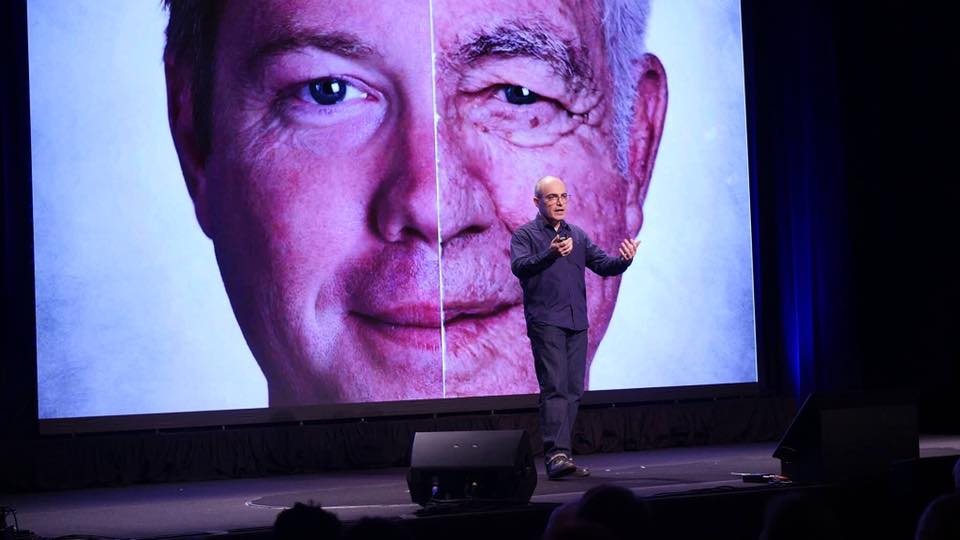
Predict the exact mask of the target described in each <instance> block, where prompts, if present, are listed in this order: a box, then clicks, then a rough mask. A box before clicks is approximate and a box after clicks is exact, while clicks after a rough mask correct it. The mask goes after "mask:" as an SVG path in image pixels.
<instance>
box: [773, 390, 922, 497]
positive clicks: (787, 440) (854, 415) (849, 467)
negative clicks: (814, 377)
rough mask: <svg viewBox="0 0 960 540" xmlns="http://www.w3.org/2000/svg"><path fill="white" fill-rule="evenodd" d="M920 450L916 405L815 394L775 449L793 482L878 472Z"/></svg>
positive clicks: (897, 400) (913, 456)
mask: <svg viewBox="0 0 960 540" xmlns="http://www.w3.org/2000/svg"><path fill="white" fill-rule="evenodd" d="M918 455H919V439H918V435H917V408H916V405H915V404H914V403H913V402H912V401H910V400H906V399H903V398H901V397H898V396H883V395H867V394H858V395H842V396H841V395H824V394H811V395H810V396H809V397H808V398H807V400H806V401H805V402H804V403H803V405H802V406H801V407H800V410H799V411H797V415H796V417H794V419H793V422H792V423H791V424H790V427H788V428H787V431H786V433H785V434H784V435H783V438H782V439H781V440H780V444H779V445H778V446H777V449H776V450H775V451H774V452H773V457H775V458H778V459H779V460H780V467H781V472H782V474H783V475H784V476H787V477H789V478H790V479H791V480H793V481H795V482H821V481H828V480H842V479H849V478H861V477H869V476H878V475H881V474H884V473H885V472H886V471H887V469H888V468H889V467H890V465H891V464H892V463H894V462H896V461H899V460H904V459H916V458H917V456H918Z"/></svg>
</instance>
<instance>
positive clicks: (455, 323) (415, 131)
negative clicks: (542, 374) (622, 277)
mask: <svg viewBox="0 0 960 540" xmlns="http://www.w3.org/2000/svg"><path fill="white" fill-rule="evenodd" d="M222 17H223V18H222V20H221V25H220V34H219V35H218V39H217V45H216V55H215V58H216V61H215V69H214V85H213V88H214V91H213V100H212V109H213V111H212V112H213V114H212V119H213V120H212V125H211V132H212V136H211V144H210V152H209V153H203V152H202V151H201V150H200V149H199V145H198V144H197V143H196V133H195V131H194V126H193V123H192V107H193V102H192V98H191V95H190V92H189V91H188V88H189V86H188V85H189V73H190V72H189V70H188V69H187V68H185V67H184V66H179V65H177V64H176V62H174V61H173V59H171V58H167V59H166V62H167V84H168V95H169V102H170V107H169V109H170V122H171V129H172V131H173V134H174V141H175V143H176V146H177V151H178V154H179V156H180V162H181V166H182V168H183V171H184V176H185V178H186V180H187V185H188V188H189V190H190V193H191V196H192V197H193V200H194V205H195V209H196V214H197V218H198V220H199V222H200V225H201V227H202V229H203V230H204V232H205V233H206V234H207V235H208V236H209V237H210V238H211V239H212V240H213V243H214V247H215V251H216V256H217V261H218V264H219V266H220V269H221V274H222V276H223V280H224V284H225V286H226V289H227V293H228V295H229V297H230V300H231V303H232V306H233V309H234V313H235V314H236V316H237V320H238V322H239V324H240V327H241V329H242V330H243V333H244V336H245V338H246V340H247V342H248V344H249V346H250V348H251V350H252V351H253V353H254V356H255V357H256V358H257V361H258V362H259V364H260V367H261V369H262V370H263V372H264V375H265V376H266V379H267V381H268V385H269V392H270V404H271V405H297V404H311V403H322V402H358V401H389V400H398V399H422V398H438V397H452V396H472V395H499V394H517V393H532V392H536V391H537V383H536V377H535V375H534V371H533V361H532V355H531V352H530V346H529V341H528V340H527V337H526V333H525V323H524V320H523V308H522V305H521V292H520V287H519V284H518V283H517V280H516V278H514V277H513V276H512V274H511V273H510V268H509V259H510V258H509V243H510V235H511V233H512V231H513V230H514V229H515V228H517V227H518V226H520V225H521V224H523V223H524V222H526V221H528V220H530V219H532V218H533V217H534V216H535V215H536V208H534V207H532V206H531V204H530V199H531V196H532V191H533V183H534V182H535V181H536V179H537V178H540V177H541V176H543V175H544V174H553V175H556V176H559V177H561V178H563V179H564V180H565V181H566V182H567V186H568V189H569V192H570V197H571V201H570V203H569V207H570V217H569V219H570V220H571V221H572V222H573V223H576V224H577V225H579V226H581V227H582V228H583V229H584V230H586V231H587V232H588V234H590V235H591V237H592V239H593V241H594V242H595V243H596V244H597V245H598V246H600V247H602V248H603V249H606V250H608V251H609V250H614V252H615V250H616V246H617V243H618V241H619V240H620V239H622V238H624V237H633V236H635V235H636V234H637V232H638V231H639V228H640V225H641V223H642V212H641V205H642V200H643V196H644V194H645V192H646V187H647V184H648V181H649V176H650V169H651V167H652V163H653V156H654V155H655V152H656V146H657V144H658V141H659V134H660V129H661V126H662V120H663V112H664V108H665V104H666V81H665V76H664V75H663V70H662V67H660V64H659V62H658V61H657V60H656V58H655V57H652V56H649V55H648V57H647V61H646V62H644V63H643V65H638V66H637V77H638V80H643V81H647V84H646V85H641V88H642V89H644V88H646V89H647V92H641V95H640V97H638V102H637V103H638V104H639V106H640V108H639V110H640V111H641V114H639V115H638V119H637V120H635V122H634V126H633V129H634V131H635V138H634V140H635V141H636V142H635V143H634V144H632V145H631V148H630V156H631V163H630V170H629V171H628V173H627V174H626V175H623V174H621V173H620V172H618V171H617V168H616V165H615V163H616V159H615V156H614V143H613V135H612V133H611V127H610V119H611V113H612V111H611V103H610V92H609V91H608V90H609V88H610V84H611V80H610V75H609V71H608V69H607V67H606V62H605V57H604V50H603V46H602V35H601V33H600V32H601V31H600V27H599V24H598V23H597V20H598V19H597V17H598V15H597V12H596V9H595V8H594V7H593V6H592V4H588V5H585V6H577V5H567V4H563V5H559V4H557V3H556V2H555V1H553V0H542V1H526V2H522V1H510V2H500V1H491V0H483V1H473V0H470V1H463V0H438V1H436V2H434V4H433V17H434V18H433V27H434V28H433V38H434V40H435V42H433V43H432V42H431V28H430V24H429V22H430V5H429V4H428V3H427V2H426V1H423V0H402V1H396V2H391V3H371V2H364V1H355V2H340V3H336V4H326V3H319V2H315V1H312V0H264V1H260V2H257V3H256V9H252V8H251V6H248V5H245V3H244V2H231V3H227V7H226V8H225V11H224V13H223V15H222ZM518 25H519V26H523V25H527V26H531V25H532V26H536V27H537V28H544V29H547V30H549V34H550V35H552V36H553V37H554V38H556V39H558V40H560V41H562V42H565V43H568V44H570V45H571V46H572V47H573V49H575V50H577V51H580V52H579V54H580V56H581V58H580V61H581V64H582V66H581V67H583V68H584V70H585V72H587V73H589V75H590V77H589V78H584V79H583V80H580V81H571V80H570V78H569V77H567V78H565V77H563V76H560V75H558V73H557V69H556V66H551V65H549V63H548V62H544V61H543V60H538V59H536V58H533V57H530V56H529V55H517V54H514V55H503V54H500V55H498V54H490V52H489V51H485V52H484V51H483V50H482V47H474V50H479V51H480V52H479V53H477V54H472V55H464V54H463V51H464V46H466V45H469V44H471V43H473V44H476V42H477V37H478V36H482V35H484V34H485V33H486V34H489V33H491V32H493V31H494V30H495V29H497V28H511V27H517V26H518ZM434 48H435V50H436V59H437V61H436V65H434V64H433V62H432V61H431V54H432V52H433V49H434ZM317 81H321V82H319V83H318V82H317ZM311 83H316V84H311ZM324 85H325V86H324ZM506 86H520V87H524V88H527V89H529V90H532V91H533V92H535V93H536V94H537V96H539V97H538V99H536V100H533V102H531V103H522V104H517V103H512V102H510V101H509V99H507V96H506V92H507V90H505V88H506ZM328 98H330V99H328ZM434 110H436V114H437V115H438V116H439V122H438V124H437V125H436V129H435V125H434ZM438 172H439V175H438V174H437V173H438ZM438 187H439V197H438ZM438 200H439V203H440V211H439V223H438V212H437V201H438ZM441 252H442V255H441ZM441 265H442V268H441ZM441 271H442V280H443V281H442V282H443V302H442V308H443V309H442V316H441V298H440V289H439V284H440V279H441ZM587 280H588V281H587V287H588V291H589V292H588V304H589V305H588V308H589V315H590V320H591V327H590V334H589V336H590V345H589V351H588V358H592V357H593V354H594V352H595V351H596V348H597V345H598V343H599V341H600V339H601V338H602V336H603V333H604V331H605V330H606V327H607V325H608V323H609V320H610V316H611V314H612V311H613V306H614V302H615V299H616V294H617V289H618V287H619V278H607V279H601V278H598V277H596V276H594V275H592V274H589V275H588V278H587ZM441 324H443V327H444V331H445V336H446V342H445V344H446V355H445V358H446V363H445V364H446V365H444V363H443V362H442V361H441V358H442V357H443V355H442V354H441V348H442V347H441V339H442V338H441Z"/></svg>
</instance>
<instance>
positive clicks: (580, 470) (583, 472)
mask: <svg viewBox="0 0 960 540" xmlns="http://www.w3.org/2000/svg"><path fill="white" fill-rule="evenodd" d="M570 462H571V463H573V460H570ZM574 466H575V467H576V468H577V469H576V470H575V471H573V472H572V473H570V476H572V477H574V478H584V477H587V476H590V469H588V468H586V467H581V466H579V465H577V464H576V463H574Z"/></svg>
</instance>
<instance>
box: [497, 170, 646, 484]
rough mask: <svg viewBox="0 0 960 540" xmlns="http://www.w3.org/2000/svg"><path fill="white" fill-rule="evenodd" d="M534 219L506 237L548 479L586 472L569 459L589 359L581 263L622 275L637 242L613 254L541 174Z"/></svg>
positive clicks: (561, 188) (558, 186)
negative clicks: (575, 220)
mask: <svg viewBox="0 0 960 540" xmlns="http://www.w3.org/2000/svg"><path fill="white" fill-rule="evenodd" d="M533 204H534V205H535V206H536V207H537V210H538V213H537V217H536V218H534V219H533V220H532V221H530V222H529V223H526V224H525V225H523V226H521V227H519V228H518V229H517V230H516V231H514V233H513V237H512V239H511V241H510V268H511V270H512V271H513V274H514V275H515V276H517V278H519V279H520V286H521V288H522V289H523V312H524V316H525V318H526V321H527V336H528V337H529V338H530V345H531V347H532V348H533V361H534V367H535V369H536V372H537V382H538V383H539V385H540V400H539V403H540V427H541V431H542V432H543V451H544V459H545V461H546V470H547V477H548V478H550V479H551V480H555V479H557V478H561V477H564V476H571V475H572V476H587V475H589V474H590V472H589V471H588V470H587V469H586V468H584V467H578V466H577V465H576V463H574V462H573V459H572V457H571V444H570V436H571V431H572V428H573V422H574V420H575V419H576V417H577V409H578V408H579V406H580V398H581V397H582V396H583V389H584V376H585V370H586V361H587V327H588V326H589V323H588V321H587V289H586V284H585V283H584V268H585V267H586V268H589V269H590V270H593V271H594V272H595V273H596V274H598V275H600V276H604V277H608V276H617V275H620V274H622V273H623V272H624V271H625V270H626V269H627V268H628V267H629V266H630V263H631V262H632V261H633V257H634V255H635V254H636V252H637V245H638V242H637V241H635V240H630V239H625V240H623V241H622V242H621V243H620V256H619V257H610V256H608V255H607V254H606V253H604V252H603V250H602V249H600V248H598V247H597V246H596V245H594V243H593V242H591V241H590V238H589V237H588V236H587V234H586V233H585V232H583V230H582V229H581V228H579V227H577V226H576V225H571V224H570V223H567V222H566V221H565V218H566V217H567V210H568V209H569V204H570V200H569V195H568V194H567V186H566V184H564V182H563V180H561V179H559V178H557V177H554V176H545V177H543V178H541V179H540V180H538V181H537V183H536V185H535V186H534V190H533Z"/></svg>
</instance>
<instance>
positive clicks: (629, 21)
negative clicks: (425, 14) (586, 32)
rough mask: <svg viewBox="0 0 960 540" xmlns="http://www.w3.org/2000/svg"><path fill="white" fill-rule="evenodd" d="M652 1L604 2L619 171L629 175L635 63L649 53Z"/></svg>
mask: <svg viewBox="0 0 960 540" xmlns="http://www.w3.org/2000/svg"><path fill="white" fill-rule="evenodd" d="M649 17H650V3H649V0H603V21H602V25H603V36H604V41H605V42H606V46H607V62H608V63H609V67H610V74H611V76H612V78H613V134H614V141H615V144H616V149H617V167H618V168H619V170H620V174H623V175H626V174H627V167H628V162H629V155H628V153H629V151H630V133H631V130H630V126H631V125H632V124H633V116H634V113H635V111H634V109H633V105H634V102H635V101H636V97H637V84H638V81H637V76H636V73H635V71H634V70H635V63H636V62H637V61H638V60H640V59H641V58H643V55H644V54H645V53H646V45H645V41H644V40H645V37H646V31H647V20H648V19H649Z"/></svg>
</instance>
